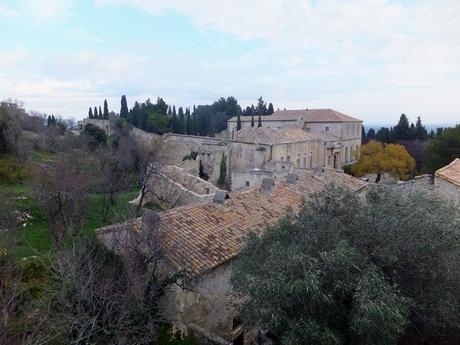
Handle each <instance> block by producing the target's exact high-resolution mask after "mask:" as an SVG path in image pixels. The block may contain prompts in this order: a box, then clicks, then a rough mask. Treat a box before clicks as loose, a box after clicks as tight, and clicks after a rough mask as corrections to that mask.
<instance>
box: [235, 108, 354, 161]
mask: <svg viewBox="0 0 460 345" xmlns="http://www.w3.org/2000/svg"><path fill="white" fill-rule="evenodd" d="M240 120H241V128H242V129H244V128H248V127H251V121H252V119H251V117H250V116H241V117H240ZM255 121H256V125H257V119H255ZM237 122H238V118H237V117H233V118H231V119H230V120H229V121H228V128H227V129H228V132H229V136H230V137H234V136H235V135H236V133H237ZM261 122H262V127H270V128H274V129H280V128H299V129H302V130H304V131H305V132H307V133H309V134H311V135H312V136H314V137H316V138H318V139H320V140H321V141H322V142H323V143H324V147H325V148H326V153H325V158H326V159H325V163H324V166H327V167H331V168H334V169H340V168H341V167H342V166H343V165H345V164H349V163H352V162H354V160H355V153H356V152H357V151H358V149H359V147H360V146H361V128H362V121H361V120H359V119H356V118H353V117H351V116H349V115H345V114H342V113H340V112H338V111H335V110H332V109H301V110H278V111H275V112H274V113H273V114H271V115H266V116H261Z"/></svg>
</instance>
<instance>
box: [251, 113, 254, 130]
mask: <svg viewBox="0 0 460 345" xmlns="http://www.w3.org/2000/svg"><path fill="white" fill-rule="evenodd" d="M251 127H254V115H251Z"/></svg>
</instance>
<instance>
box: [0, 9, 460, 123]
mask: <svg viewBox="0 0 460 345" xmlns="http://www.w3.org/2000/svg"><path fill="white" fill-rule="evenodd" d="M0 38H1V45H0V98H8V97H11V98H17V99H20V100H22V101H24V102H25V107H26V109H29V110H38V111H41V112H46V113H54V114H61V115H63V116H66V117H74V118H77V119H79V118H82V117H84V116H86V115H87V112H88V107H89V106H95V105H102V103H103V100H104V98H107V99H108V101H109V108H111V109H113V110H115V111H116V112H118V111H119V108H120V96H121V94H126V95H127V97H128V102H129V103H130V104H132V103H133V102H134V101H135V100H138V101H144V100H145V99H146V98H148V97H150V98H151V99H156V97H158V96H161V97H163V98H164V99H165V100H166V102H167V103H174V104H176V105H182V106H192V105H193V104H203V103H208V102H212V101H214V100H216V99H217V98H218V97H221V96H224V97H227V96H235V97H236V98H237V99H238V101H239V102H240V104H242V105H244V106H246V105H248V104H250V103H255V102H256V98H257V97H258V96H260V95H263V97H264V99H265V100H267V101H271V102H273V104H274V106H275V109H276V108H278V107H279V108H291V109H297V108H299V109H300V108H333V109H336V110H338V111H341V112H344V113H347V114H350V115H353V116H355V117H359V118H361V119H363V120H364V121H365V122H368V123H369V122H385V123H388V122H394V121H396V120H397V119H398V117H399V115H400V114H401V113H402V112H404V113H406V114H407V115H408V116H409V119H410V120H413V121H415V117H416V116H418V115H421V116H422V120H424V122H426V123H454V122H460V1H459V0H426V1H424V0H420V1H417V0H406V1H396V0H393V1H389V0H388V1H385V0H353V1H346V0H231V1H230V0H228V1H220V0H193V1H192V0H40V1H37V0H0Z"/></svg>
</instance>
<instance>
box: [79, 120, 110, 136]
mask: <svg viewBox="0 0 460 345" xmlns="http://www.w3.org/2000/svg"><path fill="white" fill-rule="evenodd" d="M77 124H78V127H79V129H80V130H83V129H84V128H85V127H86V125H88V124H91V125H93V126H96V127H98V128H100V129H102V130H103V131H104V132H105V134H106V135H107V136H109V135H112V134H113V133H115V131H114V128H113V121H112V120H110V119H109V120H103V119H83V120H81V121H78V122H77Z"/></svg>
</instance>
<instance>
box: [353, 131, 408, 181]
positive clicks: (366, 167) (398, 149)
mask: <svg viewBox="0 0 460 345" xmlns="http://www.w3.org/2000/svg"><path fill="white" fill-rule="evenodd" d="M414 169H415V160H414V159H413V158H412V157H411V155H410V154H409V153H408V152H407V150H406V149H405V147H404V146H402V145H398V144H386V143H382V142H379V141H375V140H371V141H370V142H369V143H367V144H366V145H362V146H361V149H360V151H359V158H358V161H357V162H356V163H355V164H353V166H352V167H351V171H352V172H353V174H355V175H357V176H363V175H365V174H377V177H376V180H375V182H376V183H378V182H380V179H381V177H382V175H383V174H384V173H389V174H390V175H393V176H398V177H399V178H400V179H402V180H406V179H408V178H409V177H410V176H411V174H412V172H413V171H414Z"/></svg>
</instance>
